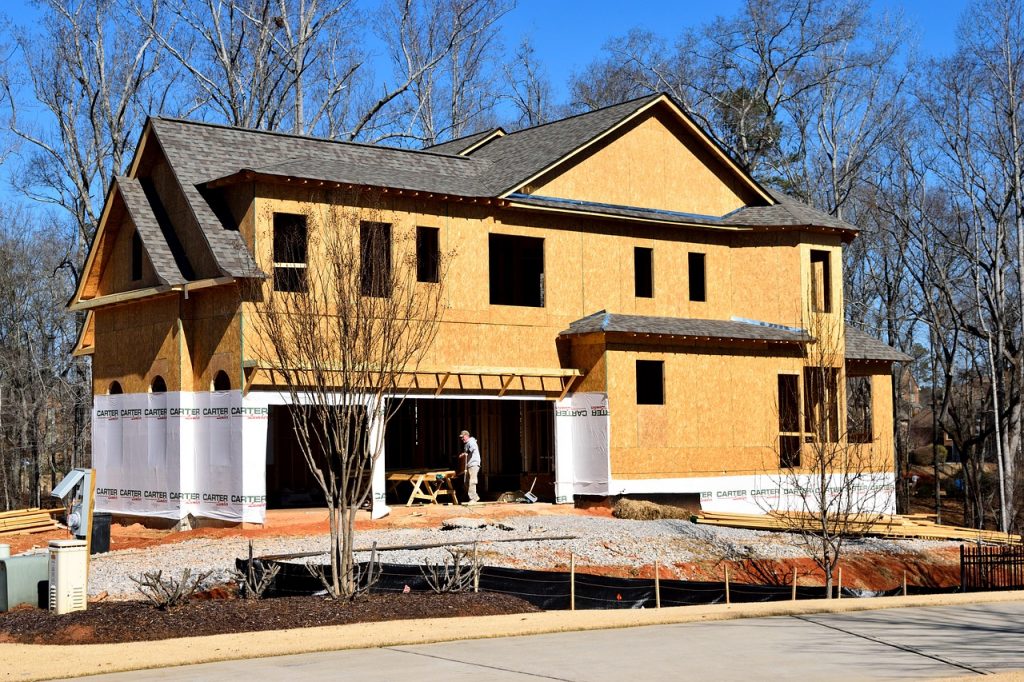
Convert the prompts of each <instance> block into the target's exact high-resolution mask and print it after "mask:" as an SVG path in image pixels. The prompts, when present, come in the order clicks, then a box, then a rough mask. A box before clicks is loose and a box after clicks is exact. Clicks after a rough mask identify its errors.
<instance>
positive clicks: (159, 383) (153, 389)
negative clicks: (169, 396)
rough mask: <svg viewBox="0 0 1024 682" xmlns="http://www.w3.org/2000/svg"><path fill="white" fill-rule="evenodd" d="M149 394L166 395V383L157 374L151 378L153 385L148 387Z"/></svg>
mask: <svg viewBox="0 0 1024 682" xmlns="http://www.w3.org/2000/svg"><path fill="white" fill-rule="evenodd" d="M149 392H150V393H167V383H166V382H165V381H164V378H163V377H162V376H160V375H159V374H157V375H156V376H155V377H153V383H152V384H150V386H149Z"/></svg>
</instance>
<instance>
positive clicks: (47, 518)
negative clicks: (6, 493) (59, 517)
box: [0, 507, 60, 535]
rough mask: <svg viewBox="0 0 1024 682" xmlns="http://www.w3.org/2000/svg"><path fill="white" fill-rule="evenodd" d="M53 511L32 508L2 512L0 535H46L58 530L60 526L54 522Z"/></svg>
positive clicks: (0, 516) (0, 514) (0, 515)
mask: <svg viewBox="0 0 1024 682" xmlns="http://www.w3.org/2000/svg"><path fill="white" fill-rule="evenodd" d="M53 511H54V510H50V509H39V508H38V507H32V508H30V509H15V510H14V511H6V512H0V535H3V534H5V533H45V532H46V531H48V530H56V529H58V528H60V526H59V525H58V524H57V522H56V521H54V520H53ZM56 511H58V512H59V511H60V510H56Z"/></svg>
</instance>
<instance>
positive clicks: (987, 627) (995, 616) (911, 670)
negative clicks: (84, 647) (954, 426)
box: [88, 602, 1024, 682]
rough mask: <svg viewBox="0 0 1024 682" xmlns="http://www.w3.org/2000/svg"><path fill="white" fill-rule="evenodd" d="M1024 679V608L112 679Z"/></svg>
mask: <svg viewBox="0 0 1024 682" xmlns="http://www.w3.org/2000/svg"><path fill="white" fill-rule="evenodd" d="M1015 669H1024V602H1003V603H996V604H984V605H971V606H963V607H928V608H906V609H887V610H880V611H861V612H856V613H839V614H819V615H813V616H795V617H791V616H784V617H776V618H752V619H745V620H732V621H721V622H711V623H685V624H679V625H661V626H652V627H642V628H630V629H622V630H599V631H592V632H567V633H559V634H551V635H537V636H531V637H507V638H500V639H484V640H471V641H463V642H448V643H442V644H427V645H418V646H398V647H390V648H383V649H358V650H351V651H337V652H327V653H317V654H302V655H298V656H281V657H278V658H264V659H251V660H246V661H230V662H224V663H209V664H204V665H195V666H185V667H181V668H164V669H161V670H152V671H145V672H130V673H118V674H113V675H100V676H96V677H90V678H88V679H89V680H90V681H92V682H100V681H107V680H110V681H113V680H133V681H134V680H217V682H233V681H235V680H238V681H240V682H252V681H253V680H275V679H299V680H302V682H312V681H314V680H359V681H360V682H378V681H379V682H392V681H408V680H416V681H417V682H435V681H436V682H463V681H465V682H470V681H472V682H482V681H483V680H486V681H488V682H491V681H500V682H505V681H508V682H526V681H531V682H538V681H539V680H560V681H570V680H571V681H573V682H605V681H608V682H623V680H627V681H628V680H635V679H637V678H641V679H643V680H644V682H647V681H648V680H682V679H705V680H716V681H717V680H742V681H743V682H750V680H787V679H793V680H802V681H808V680H915V679H916V680H920V679H934V678H940V677H954V676H961V675H971V674H975V673H976V674H986V673H990V672H1003V671H1008V670H1015Z"/></svg>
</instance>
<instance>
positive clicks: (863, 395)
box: [846, 377, 873, 443]
mask: <svg viewBox="0 0 1024 682" xmlns="http://www.w3.org/2000/svg"><path fill="white" fill-rule="evenodd" d="M871 421H872V420H871V377H847V378H846V439H847V441H849V442H850V443H870V442H871V441H872V440H873V438H872V424H871Z"/></svg>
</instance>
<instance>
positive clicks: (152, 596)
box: [129, 568, 213, 611]
mask: <svg viewBox="0 0 1024 682" xmlns="http://www.w3.org/2000/svg"><path fill="white" fill-rule="evenodd" d="M212 574H213V571H206V572H205V573H200V574H199V575H196V576H193V575H192V571H191V570H190V569H188V568H186V569H185V570H184V571H183V572H182V574H181V579H175V578H164V577H163V571H156V572H155V573H143V574H142V575H141V576H140V577H136V576H129V577H130V578H131V581H132V582H133V583H135V587H136V589H137V590H138V591H139V592H140V593H142V596H144V597H145V598H146V599H148V600H149V602H150V603H151V604H153V606H155V607H156V608H158V609H160V610H161V611H166V610H167V609H170V608H174V607H175V606H180V605H181V604H187V603H188V601H189V599H191V598H192V596H193V595H195V594H196V592H201V591H202V590H204V589H206V579H207V578H209V577H210V575H212Z"/></svg>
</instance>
